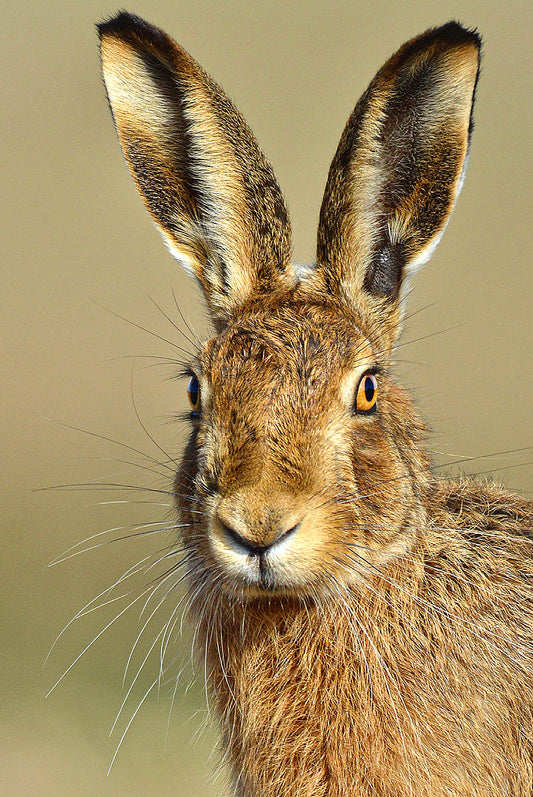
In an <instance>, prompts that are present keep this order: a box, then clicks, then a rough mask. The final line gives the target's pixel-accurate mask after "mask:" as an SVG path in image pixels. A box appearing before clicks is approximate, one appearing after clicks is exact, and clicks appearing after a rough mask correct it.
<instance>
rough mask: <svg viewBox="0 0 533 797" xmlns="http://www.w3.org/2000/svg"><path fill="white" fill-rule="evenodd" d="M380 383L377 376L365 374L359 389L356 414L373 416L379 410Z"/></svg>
mask: <svg viewBox="0 0 533 797" xmlns="http://www.w3.org/2000/svg"><path fill="white" fill-rule="evenodd" d="M377 400H378V382H377V379H376V376H375V374H364V376H362V377H361V381H360V382H359V385H358V387H357V393H356V396H355V412H357V413H359V414H361V415H372V413H374V412H375V411H376V409H377Z"/></svg>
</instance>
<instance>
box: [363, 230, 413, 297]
mask: <svg viewBox="0 0 533 797" xmlns="http://www.w3.org/2000/svg"><path fill="white" fill-rule="evenodd" d="M404 263H405V246H404V245H403V244H393V243H390V242H389V243H388V244H386V245H385V246H383V247H382V248H381V249H380V250H379V252H378V253H377V255H376V257H375V258H374V261H373V262H372V264H371V265H370V266H369V268H368V270H367V272H366V274H365V279H364V288H365V290H367V291H368V292H369V293H371V294H373V295H374V296H386V297H388V298H390V299H396V298H397V297H398V294H399V292H400V285H401V282H402V269H403V265H404Z"/></svg>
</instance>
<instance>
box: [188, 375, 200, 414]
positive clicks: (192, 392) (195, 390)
mask: <svg viewBox="0 0 533 797" xmlns="http://www.w3.org/2000/svg"><path fill="white" fill-rule="evenodd" d="M187 396H188V398H189V404H190V405H191V407H192V414H193V416H194V417H195V418H197V417H198V416H199V415H200V409H201V405H202V402H201V400H200V383H199V382H198V379H197V378H196V377H195V376H191V378H190V379H189V384H188V385H187Z"/></svg>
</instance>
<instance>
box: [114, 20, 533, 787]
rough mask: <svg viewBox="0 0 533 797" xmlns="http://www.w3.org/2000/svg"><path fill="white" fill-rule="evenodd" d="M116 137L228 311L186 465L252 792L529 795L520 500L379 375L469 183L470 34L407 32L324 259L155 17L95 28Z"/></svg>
mask: <svg viewBox="0 0 533 797" xmlns="http://www.w3.org/2000/svg"><path fill="white" fill-rule="evenodd" d="M100 32H101V36H102V57H103V66H104V78H105V81H106V87H107V90H108V96H109V100H110V103H111V107H112V110H113V114H114V118H115V123H116V126H117V130H118V133H119V137H120V140H121V143H122V146H123V149H124V154H125V156H126V160H127V162H128V165H129V167H130V169H131V171H132V174H133V176H134V178H135V180H136V182H137V186H138V188H139V190H140V192H141V194H142V196H143V199H144V201H145V203H146V205H147V206H148V209H149V210H150V212H151V213H152V216H153V218H154V220H155V221H156V224H157V225H158V227H159V228H160V229H161V231H162V232H163V234H164V236H165V238H166V240H167V242H168V244H169V246H170V249H171V251H172V252H173V254H174V255H175V256H176V257H177V258H178V259H179V260H180V261H181V262H182V263H183V264H184V265H185V266H186V268H187V269H188V270H189V271H191V272H193V273H194V274H195V276H196V277H197V279H198V281H199V282H200V284H201V286H202V289H203V291H204V294H205V296H206V299H207V302H208V306H209V309H210V312H211V315H212V318H213V322H214V325H215V328H216V330H217V334H216V335H214V337H213V338H212V339H211V340H209V341H208V342H207V343H205V344H204V345H202V346H201V347H200V350H199V351H198V354H197V357H196V358H195V360H194V362H192V363H191V365H190V377H191V381H190V383H189V397H190V400H191V405H192V413H191V421H192V424H193V428H192V432H191V436H190V439H189V443H188V446H187V449H186V452H185V455H184V458H183V461H182V467H181V468H180V471H179V473H178V474H177V477H176V498H177V504H178V508H179V511H180V515H181V518H182V520H183V524H184V528H183V543H184V545H185V547H186V550H187V560H186V561H187V563H188V566H189V581H190V593H191V594H190V605H191V613H192V616H193V621H194V623H195V624H196V626H197V633H196V635H195V636H196V638H197V639H198V640H199V642H200V645H201V647H202V650H201V655H202V659H203V660H204V661H205V662H206V664H207V675H208V679H209V687H210V689H211V691H212V695H213V699H214V703H215V705H216V706H217V709H218V713H219V716H220V719H221V723H222V728H223V735H224V746H225V750H226V753H227V757H228V760H229V763H230V765H231V767H232V770H233V773H234V780H235V786H236V790H237V793H238V794H239V795H241V797H280V796H281V795H283V797H296V796H297V795H298V797H326V795H327V797H355V796H356V795H357V796H358V797H367V796H368V797H371V795H379V796H380V797H469V796H471V797H474V796H475V797H489V796H490V797H497V796H498V797H502V796H503V795H508V797H530V795H531V793H532V789H533V774H532V744H533V719H532V713H533V682H532V679H533V661H532V659H533V656H532V644H531V643H532V638H533V634H532V632H533V581H532V579H533V560H532V552H533V548H532V545H533V540H532V539H530V535H531V529H532V526H533V523H532V521H533V509H532V506H531V504H530V503H528V502H526V501H524V500H522V499H520V498H518V497H516V496H513V495H510V494H507V493H505V492H503V491H501V490H499V489H498V488H496V487H491V486H485V485H481V484H477V483H475V482H469V481H465V482H463V483H454V482H446V481H438V480H436V479H435V477H434V475H433V473H432V469H431V466H430V462H429V459H428V457H427V455H426V453H425V451H424V445H423V438H424V426H423V425H422V423H421V422H420V421H419V420H418V418H417V416H416V414H415V412H414V410H413V408H412V405H411V402H410V400H409V398H408V396H407V395H406V394H405V392H404V391H403V390H402V389H401V388H400V387H398V386H397V385H396V384H395V382H394V380H393V378H392V376H391V365H392V360H393V351H394V345H395V342H396V339H397V336H398V334H399V329H400V322H401V314H402V303H403V297H404V296H405V286H406V281H407V278H408V277H409V276H410V274H411V273H412V272H413V271H414V270H415V269H416V268H417V267H418V266H419V265H420V264H421V263H422V262H424V260H426V259H427V257H428V256H429V254H430V253H431V251H432V250H433V248H434V246H435V245H436V243H437V242H438V240H439V238H440V235H441V234H442V231H443V229H444V226H445V225H446V222H447V220H448V217H449V214H450V212H451V210H452V207H453V204H454V201H455V199H456V196H457V194H458V192H459V190H460V186H461V184H462V179H463V175H464V167H465V163H466V157H467V154H468V147H469V142H470V134H471V130H472V106H473V101H474V92H475V86H476V82H477V75H478V64H479V38H478V37H477V35H476V34H474V33H471V32H469V31H466V30H464V29H463V28H461V26H459V25H458V24H456V23H449V24H448V25H445V26H443V27H442V28H439V29H435V30H432V31H428V32H426V33H425V34H423V35H422V36H420V37H418V38H417V39H414V40H412V41H411V42H408V43H407V44H405V45H404V46H403V47H402V48H401V49H400V50H399V51H398V53H396V54H395V55H394V56H392V58H391V59H389V61H388V62H387V63H386V64H385V66H384V67H383V68H382V69H381V70H380V71H379V72H378V74H377V75H376V77H375V78H374V80H373V81H372V83H371V84H370V86H369V88H368V90H367V91H366V92H365V94H364V95H363V97H362V98H361V100H360V102H359V103H358V105H357V106H356V108H355V110H354V112H353V114H352V116H351V117H350V119H349V121H348V124H347V126H346V129H345V131H344V133H343V136H342V138H341V141H340V144H339V147H338V150H337V153H336V155H335V158H334V159H333V163H332V166H331V169H330V173H329V177H328V182H327V185H326V191H325V195H324V200H323V204H322V208H321V213H320V222H319V230H318V244H317V263H316V264H315V266H314V267H313V268H311V269H310V270H309V272H308V273H307V274H306V275H304V276H301V278H299V277H298V276H297V274H296V271H295V269H294V268H293V267H292V266H291V264H290V226H289V222H288V215H287V210H286V208H285V204H284V202H283V198H282V195H281V192H280V190H279V187H278V185H277V183H276V181H275V178H274V175H273V173H272V170H271V167H270V165H269V164H268V162H267V161H266V159H265V158H264V156H263V155H262V154H261V152H260V150H259V148H258V146H257V144H256V143H255V140H254V138H253V136H252V134H251V132H250V131H249V130H248V128H247V127H246V124H245V123H244V121H243V120H242V117H241V116H240V115H239V114H238V112H237V111H236V109H235V108H234V107H233V105H232V104H231V103H230V102H229V100H228V99H227V98H226V97H225V95H224V94H223V92H222V90H221V89H220V88H219V87H218V86H217V85H216V84H215V83H214V82H213V81H212V80H211V78H209V77H208V76H207V75H206V74H205V72H203V70H202V69H201V67H200V66H199V65H198V64H196V62H195V61H194V60H193V59H192V58H191V56H189V55H188V54H187V53H186V52H185V51H184V50H182V49H181V48H180V47H179V46H178V45H177V44H176V43H175V42H173V41H172V40H171V39H169V38H168V37H167V36H166V34H164V33H163V32H162V31H159V30H158V29H156V28H153V27H152V26H150V25H148V24H147V23H145V22H143V21H142V20H139V19H138V18H136V17H132V16H130V15H128V14H120V15H119V16H118V17H117V18H116V19H114V20H111V21H110V22H108V23H105V24H104V25H102V26H101V29H100Z"/></svg>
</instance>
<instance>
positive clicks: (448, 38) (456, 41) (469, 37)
mask: <svg viewBox="0 0 533 797" xmlns="http://www.w3.org/2000/svg"><path fill="white" fill-rule="evenodd" d="M428 33H434V34H436V38H437V37H438V38H439V39H440V40H441V41H442V42H444V43H446V44H450V45H460V44H473V45H474V46H475V47H477V49H478V50H479V49H480V48H481V43H482V39H481V35H480V34H479V32H478V30H477V28H467V27H465V26H464V25H461V23H460V22H457V20H455V19H452V20H450V22H447V23H446V24H445V25H442V26H441V27H440V28H435V29H434V30H433V31H428Z"/></svg>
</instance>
